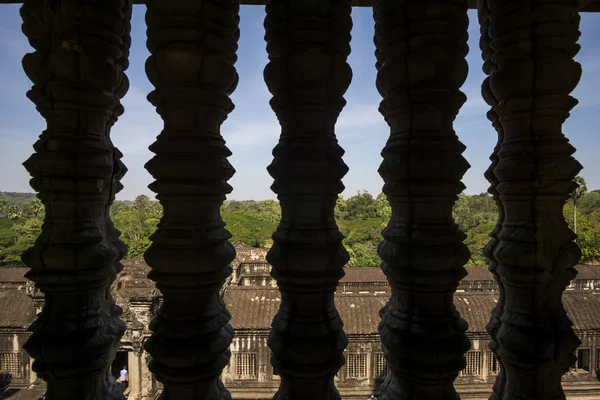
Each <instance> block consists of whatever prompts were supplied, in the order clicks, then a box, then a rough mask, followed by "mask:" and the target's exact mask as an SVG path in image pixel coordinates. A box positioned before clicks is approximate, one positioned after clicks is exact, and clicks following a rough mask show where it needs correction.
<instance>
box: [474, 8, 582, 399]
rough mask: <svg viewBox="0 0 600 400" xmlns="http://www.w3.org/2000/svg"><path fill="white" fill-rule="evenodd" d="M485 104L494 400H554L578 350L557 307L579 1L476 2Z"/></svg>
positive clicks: (572, 247)
mask: <svg viewBox="0 0 600 400" xmlns="http://www.w3.org/2000/svg"><path fill="white" fill-rule="evenodd" d="M479 19H480V23H481V34H482V37H481V49H482V52H483V59H484V67H483V69H484V71H485V73H487V74H488V75H490V76H489V77H488V78H487V79H486V80H485V82H484V84H483V89H482V91H483V97H484V99H485V100H486V101H487V103H488V104H490V105H491V106H492V109H491V111H490V112H489V113H488V117H489V119H490V120H491V121H492V123H493V125H494V127H495V128H496V130H497V131H498V144H497V146H496V148H495V150H494V154H493V155H492V157H491V160H492V165H491V167H490V168H489V170H488V171H487V173H486V176H487V178H488V180H489V181H490V182H491V184H492V185H491V188H490V193H492V194H493V195H494V197H495V199H496V203H497V204H498V208H499V210H500V218H499V221H498V224H497V226H496V228H495V229H494V231H493V233H492V240H491V242H490V244H489V245H488V246H487V247H486V255H487V257H488V258H489V259H490V260H491V264H490V270H491V271H492V272H493V273H494V276H495V278H496V280H497V281H498V286H499V288H500V299H499V302H498V305H497V306H496V308H495V309H494V310H493V312H492V318H491V320H490V323H489V324H488V326H487V330H488V332H489V333H490V336H491V337H492V341H491V343H490V348H491V349H492V350H493V351H494V352H495V353H496V354H497V355H498V358H499V359H500V362H501V365H502V368H501V369H500V374H499V376H498V378H497V379H496V383H495V385H494V394H493V395H492V397H491V399H494V400H509V399H510V400H513V399H519V400H529V399H531V400H534V399H535V400H542V399H544V400H549V399H552V400H558V399H564V398H565V395H564V392H563V390H562V388H561V376H562V375H563V374H564V373H565V372H566V371H567V370H568V369H569V367H570V366H571V365H572V364H573V362H574V356H573V351H574V350H575V349H576V348H577V346H578V344H579V341H578V339H577V337H576V336H575V334H574V333H573V330H572V329H571V325H572V324H571V321H570V320H569V318H568V317H567V315H566V312H565V310H564V307H563V304H562V293H563V291H564V289H565V288H566V286H567V285H568V284H569V281H570V280H571V279H573V278H574V277H575V274H576V271H575V269H574V268H573V265H575V264H576V263H577V262H578V260H579V258H580V255H581V253H580V251H579V248H578V247H577V245H576V244H575V242H574V241H573V240H574V238H575V235H574V234H573V232H571V231H570V230H569V229H568V227H567V224H566V222H565V219H564V217H563V211H562V210H563V205H564V203H565V201H566V200H567V198H568V197H569V193H570V192H571V191H572V190H573V189H574V187H575V184H574V183H573V182H572V180H573V178H574V177H575V176H576V174H577V172H578V171H579V170H580V169H581V166H580V165H579V163H578V162H577V161H575V159H574V158H573V157H572V156H571V155H572V154H573V152H574V151H575V150H574V148H573V147H572V146H571V145H570V144H569V142H568V140H567V139H566V138H565V136H564V135H563V133H562V124H563V122H564V121H565V120H566V118H567V117H568V116H569V111H570V110H571V108H573V107H574V106H575V104H576V103H577V101H576V100H575V99H573V98H572V97H571V96H569V93H570V92H571V91H572V90H573V89H574V88H575V86H576V85H577V82H578V81H579V78H580V75H581V67H580V65H579V64H578V63H576V62H575V61H573V57H574V56H575V54H577V52H578V50H579V45H577V39H578V38H579V30H578V29H579V28H578V27H579V14H578V12H577V1H575V0H573V1H568V0H567V1H561V2H556V1H552V0H538V1H520V0H504V1H499V0H495V1H491V0H488V1H480V2H479Z"/></svg>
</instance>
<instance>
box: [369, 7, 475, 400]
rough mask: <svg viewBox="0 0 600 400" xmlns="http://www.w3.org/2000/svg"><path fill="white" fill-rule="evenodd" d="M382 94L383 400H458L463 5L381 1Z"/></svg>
mask: <svg viewBox="0 0 600 400" xmlns="http://www.w3.org/2000/svg"><path fill="white" fill-rule="evenodd" d="M374 17H375V44H376V47H377V51H376V56H377V68H378V75H377V88H378V90H379V92H380V93H381V95H382V96H383V101H382V103H381V107H380V110H381V112H382V114H383V115H384V117H385V119H386V121H387V123H388V124H389V126H390V128H391V134H390V137H389V139H388V142H387V144H386V146H385V148H384V149H383V152H382V155H383V158H384V160H383V162H382V164H381V167H380V168H379V172H380V174H381V176H382V177H383V179H384V181H385V185H384V189H383V190H384V192H385V194H386V195H387V198H388V200H389V201H390V204H391V207H392V217H391V219H390V222H389V224H388V226H387V227H386V228H385V230H384V232H383V237H384V239H385V240H384V241H383V242H382V243H381V245H380V246H379V255H380V256H381V258H382V259H383V264H382V269H383V271H384V272H385V274H386V275H387V277H388V280H389V282H390V285H391V287H392V296H391V298H390V300H389V302H388V304H387V305H386V306H385V307H384V308H383V309H382V311H381V315H382V322H381V324H380V326H379V332H380V334H381V341H382V344H383V351H384V354H385V356H386V358H387V360H388V365H389V366H390V370H391V374H390V376H389V377H388V378H387V380H386V381H385V383H384V385H383V388H382V397H383V398H384V399H406V400H408V399H436V400H450V399H452V400H454V399H457V398H458V395H457V394H456V391H455V389H454V387H453V381H454V380H455V379H456V377H457V375H458V372H459V371H460V370H461V369H462V368H463V367H464V365H465V359H464V353H465V352H466V351H467V350H468V349H469V346H470V344H469V340H468V339H467V337H466V334H465V331H466V329H467V324H466V322H465V321H464V320H463V319H462V318H461V317H460V316H459V314H458V312H457V311H456V308H455V307H454V303H453V294H454V292H455V290H456V288H457V286H458V283H459V281H460V279H461V278H462V277H463V276H465V274H466V271H465V269H464V267H463V266H464V264H465V263H466V262H467V260H468V259H469V251H468V249H467V247H466V246H465V245H464V244H463V239H464V238H465V235H464V234H463V233H462V232H461V231H460V230H459V228H458V226H457V225H456V224H455V222H454V220H453V218H452V207H453V205H454V202H455V201H456V199H457V195H458V194H459V193H460V192H461V191H462V190H463V189H464V186H463V184H462V183H461V178H462V176H463V174H464V173H465V171H466V170H467V168H468V167H469V165H468V163H467V162H466V161H465V159H464V158H463V157H462V155H461V154H462V152H463V151H464V149H465V147H464V146H463V145H462V144H461V143H460V142H459V140H458V138H457V136H456V134H455V132H454V130H453V127H452V124H453V121H454V119H455V117H456V114H457V113H458V111H459V109H460V107H461V106H462V104H463V103H464V101H465V99H466V97H465V95H464V94H463V93H462V92H460V90H459V88H460V86H461V85H462V84H463V82H464V81H465V79H466V76H467V70H468V67H467V63H466V60H465V56H466V54H467V51H468V48H467V27H468V20H467V3H466V1H464V0H453V1H441V0H431V1H420V2H417V1H409V0H402V1H398V0H375V1H374Z"/></svg>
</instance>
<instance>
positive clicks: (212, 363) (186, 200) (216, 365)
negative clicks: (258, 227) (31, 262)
mask: <svg viewBox="0 0 600 400" xmlns="http://www.w3.org/2000/svg"><path fill="white" fill-rule="evenodd" d="M147 8H148V11H147V14H146V22H147V24H148V42H147V43H148V49H149V50H150V53H151V56H150V57H149V58H148V60H147V62H146V72H147V74H148V78H149V79H150V81H151V82H152V84H153V85H154V86H155V88H156V89H155V90H154V91H153V92H152V93H150V95H149V96H148V99H149V100H150V102H151V103H152V104H153V105H154V106H156V109H157V112H158V113H159V114H160V116H161V117H162V119H163V121H164V129H163V131H162V132H161V133H160V135H159V136H158V138H157V140H156V142H155V143H154V144H153V145H152V146H151V147H150V150H151V151H152V152H154V153H155V154H156V155H155V156H154V157H153V158H152V160H150V161H149V162H148V163H147V165H146V168H147V169H148V171H149V172H150V173H151V174H152V176H153V177H154V178H155V181H154V183H152V184H151V185H150V188H151V189H152V190H153V191H154V192H156V193H157V198H158V200H159V201H160V203H161V205H162V207H163V217H162V219H161V221H160V223H159V225H158V230H157V231H156V233H155V234H154V235H153V236H152V245H151V246H150V248H149V249H148V251H147V252H146V254H145V259H146V261H147V263H148V265H150V267H151V269H152V270H151V272H150V274H149V277H150V278H151V279H152V280H153V281H155V282H156V286H157V288H158V289H159V290H160V291H161V292H162V295H163V304H162V306H161V308H160V309H159V311H158V314H157V316H156V318H155V319H154V320H153V321H152V323H151V325H150V328H151V329H152V331H153V334H152V336H151V337H150V339H149V340H148V341H147V342H146V349H147V351H148V352H149V353H150V355H151V356H152V360H151V361H150V364H149V369H150V371H152V372H153V373H154V374H155V375H156V377H157V379H158V380H159V381H160V382H162V383H163V384H164V390H163V392H162V395H161V397H160V398H161V399H172V400H186V399H188V400H192V399H198V400H199V399H210V400H220V399H228V398H230V395H229V392H228V391H227V390H226V389H225V388H224V387H223V384H222V382H221V381H220V379H219V376H220V375H221V372H222V370H223V367H225V365H227V363H228V361H229V357H230V352H229V345H230V343H231V339H232V337H233V329H232V328H231V326H230V325H229V323H228V322H229V319H230V317H231V316H230V314H229V312H228V311H227V310H226V308H225V304H224V303H223V300H222V298H221V296H220V292H219V290H220V288H221V287H222V285H223V283H224V281H225V279H226V277H227V276H228V275H229V274H231V267H230V263H231V261H232V260H233V259H234V258H235V249H234V248H233V246H232V245H231V244H230V243H229V241H228V239H229V238H230V237H231V235H230V234H229V232H227V230H225V228H224V226H225V224H224V223H223V220H222V218H221V215H220V207H221V205H222V203H223V201H224V200H225V195H226V194H227V193H229V192H231V186H229V184H228V183H227V180H228V179H229V178H231V176H232V175H233V173H234V172H235V171H234V169H233V168H232V166H231V165H230V164H229V162H228V161H227V157H228V156H230V155H231V153H230V151H229V150H228V149H227V147H226V146H225V141H224V140H223V138H222V137H221V133H220V131H221V124H222V123H223V121H224V120H225V119H226V118H227V115H228V114H229V113H230V112H231V111H232V110H233V103H232V102H231V100H230V98H229V95H230V94H231V93H232V92H233V91H234V89H235V87H236V86H237V83H238V75H237V72H236V70H235V67H234V64H235V61H236V51H237V41H238V38H239V29H238V25H239V16H238V12H239V2H238V1H235V0H199V1H189V0H173V1H162V0H149V1H148V2H147Z"/></svg>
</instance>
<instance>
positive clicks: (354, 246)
mask: <svg viewBox="0 0 600 400" xmlns="http://www.w3.org/2000/svg"><path fill="white" fill-rule="evenodd" d="M0 195H2V196H0V212H2V214H1V215H0V265H4V266H22V263H21V261H20V257H21V253H22V252H23V251H24V250H26V249H27V248H29V247H31V246H33V245H34V243H35V240H36V238H37V237H38V235H39V234H40V232H41V226H42V220H43V215H44V208H43V205H42V203H41V202H40V201H39V200H37V199H36V198H35V197H34V196H33V195H31V194H18V193H17V194H11V195H10V196H6V194H3V193H0ZM576 201H577V210H576V211H575V210H574V208H575V207H574V204H573V200H569V201H568V202H567V204H566V206H565V209H564V216H565V219H566V221H567V224H569V226H570V227H571V229H573V225H574V224H573V221H574V216H577V221H578V222H577V224H578V232H577V233H578V240H577V243H578V244H579V246H580V247H581V249H582V253H583V256H582V260H581V261H582V262H600V191H592V192H588V193H586V192H585V191H582V192H581V196H580V197H578V198H577V200H576ZM221 215H222V217H223V219H224V221H225V223H226V229H227V230H228V231H229V232H230V233H231V239H230V240H231V241H232V242H234V243H235V242H243V243H244V244H245V245H246V246H251V247H270V246H271V245H272V242H273V241H272V238H271V236H272V234H273V232H275V229H276V228H277V224H278V223H279V220H280V218H281V210H280V207H279V204H278V202H276V201H274V200H264V201H227V202H225V203H224V204H223V206H222V208H221ZM390 215H391V208H390V206H389V204H388V202H387V200H386V198H385V196H384V195H383V194H380V195H378V196H377V197H373V196H372V195H370V194H369V193H367V192H358V193H357V194H356V195H354V196H352V197H349V198H347V199H344V198H343V197H341V196H340V197H339V198H338V201H337V204H336V207H335V216H336V222H337V224H338V226H339V228H340V231H341V232H342V234H343V235H344V239H343V244H344V246H345V247H346V249H347V250H348V253H349V255H350V260H349V262H348V265H349V266H357V267H376V266H379V265H380V263H381V260H380V259H379V256H378V255H377V247H378V245H379V243H380V242H381V240H382V237H381V232H382V230H383V229H384V228H385V226H386V225H387V222H388V220H389V218H390ZM161 216H162V207H161V206H160V204H159V203H158V202H157V201H155V200H151V199H150V198H148V196H144V195H142V196H138V197H137V198H136V199H135V200H134V201H116V202H115V203H114V204H113V206H112V208H111V218H112V220H113V222H114V224H115V227H116V228H117V229H119V230H120V231H121V240H123V242H125V244H127V246H128V247H129V252H128V253H127V257H128V258H133V257H138V256H140V255H142V254H143V253H144V251H145V250H146V249H147V248H148V246H149V245H150V243H151V241H150V237H151V235H152V233H154V231H155V230H156V226H157V224H158V223H159V221H160V218H161ZM453 216H454V219H455V221H456V223H457V224H458V225H459V226H460V227H461V229H462V230H463V231H464V233H465V235H466V239H465V244H466V245H467V246H468V248H469V250H470V251H471V259H470V260H469V265H478V266H485V265H487V264H488V260H487V259H486V258H485V256H484V255H483V248H484V247H485V246H486V245H487V243H488V242H489V234H490V232H491V231H492V230H493V229H494V226H495V225H496V222H497V218H498V213H497V209H496V204H495V203H494V201H493V199H492V197H491V196H490V195H488V194H486V193H481V194H478V195H460V196H459V198H458V200H457V202H456V205H455V207H454V209H453Z"/></svg>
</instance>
